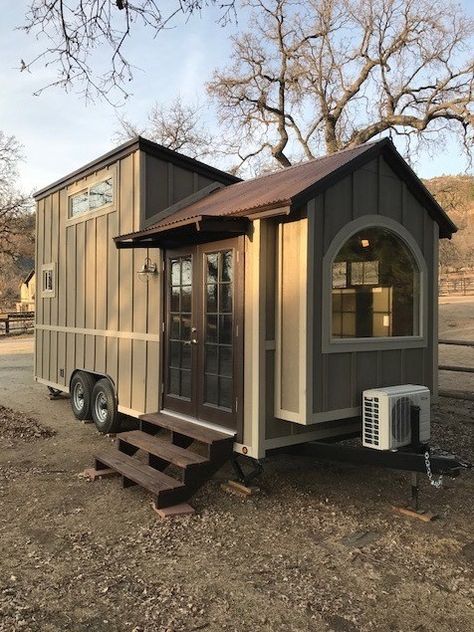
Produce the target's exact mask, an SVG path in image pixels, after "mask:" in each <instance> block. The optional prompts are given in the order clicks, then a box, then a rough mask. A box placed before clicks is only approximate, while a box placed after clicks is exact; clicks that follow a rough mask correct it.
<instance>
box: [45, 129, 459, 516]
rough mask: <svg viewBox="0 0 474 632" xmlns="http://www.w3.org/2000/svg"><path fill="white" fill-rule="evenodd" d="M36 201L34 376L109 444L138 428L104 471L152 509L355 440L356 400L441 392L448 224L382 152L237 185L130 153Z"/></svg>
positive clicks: (162, 154)
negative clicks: (441, 302) (220, 477)
mask: <svg viewBox="0 0 474 632" xmlns="http://www.w3.org/2000/svg"><path fill="white" fill-rule="evenodd" d="M35 198H36V201H37V250H36V270H37V274H38V286H39V287H38V290H37V293H36V333H35V343H36V356H35V377H36V380H37V381H38V382H40V383H42V384H45V385H46V386H48V387H49V388H50V389H54V390H58V391H63V392H66V393H70V396H71V404H72V408H73V411H74V413H75V415H76V416H77V417H78V418H80V419H84V418H90V417H92V419H93V420H94V422H95V424H96V426H97V428H98V429H99V430H100V431H101V432H104V433H109V432H117V431H118V430H119V429H120V420H121V415H123V414H125V415H127V416H131V417H135V418H138V419H139V420H140V422H139V424H140V425H139V427H140V430H136V431H129V432H125V433H123V434H120V435H119V436H118V446H119V450H114V451H112V450H109V451H108V452H107V451H104V452H103V453H101V454H100V455H98V456H97V464H98V466H104V467H105V466H110V467H115V468H116V469H118V470H119V471H121V473H122V474H123V475H124V481H126V482H127V481H128V482H138V483H140V484H143V485H144V486H148V488H149V489H152V491H156V493H157V496H158V498H159V501H160V502H159V504H161V505H166V504H172V503H173V502H176V501H177V499H183V498H185V497H186V495H188V496H189V495H190V493H191V491H192V490H193V489H195V488H196V487H197V482H196V481H197V480H198V479H199V475H198V472H199V471H201V474H202V472H206V473H207V474H206V475H209V473H210V472H212V471H215V469H216V468H217V467H218V466H219V465H221V464H222V462H223V461H224V460H226V459H228V458H230V456H231V455H232V454H236V453H237V454H244V455H247V456H249V457H253V458H254V459H261V458H262V457H264V456H265V454H266V453H267V452H268V451H270V450H273V449H276V448H282V447H285V446H292V445H295V444H300V443H305V442H309V441H314V440H321V439H328V438H337V437H338V436H347V435H348V434H350V433H353V432H360V430H361V397H362V393H363V391H365V390H366V389H376V388H383V387H390V386H396V385H403V384H407V383H408V384H415V385H416V384H421V385H425V386H426V387H428V389H430V391H431V394H432V395H433V396H436V393H437V269H438V240H439V238H449V237H451V235H452V233H453V232H454V231H455V230H456V228H455V226H454V225H453V223H452V222H451V221H450V219H449V218H448V216H447V215H446V213H445V212H444V211H443V209H442V208H441V207H440V206H439V205H438V204H437V202H436V201H435V200H434V198H433V197H432V196H431V195H430V193H429V192H428V191H427V189H426V188H425V186H424V185H423V184H422V182H421V181H420V180H419V179H418V178H417V176H416V175H415V174H414V172H413V171H412V169H411V168H410V167H409V166H408V165H407V163H406V162H405V161H404V160H403V158H402V157H401V156H400V155H399V154H398V153H397V151H396V149H395V147H394V145H393V144H392V143H391V141H389V140H387V139H385V140H381V141H378V142H374V143H369V144H366V145H362V146H358V147H354V148H352V149H347V150H344V151H340V152H338V153H335V154H333V155H330V156H325V157H323V158H319V159H316V160H311V161H308V162H305V163H302V164H299V165H296V166H293V167H289V168H287V169H284V170H280V171H277V172H275V173H271V174H266V175H263V176H261V177H258V178H255V179H251V180H244V181H240V180H239V179H238V178H236V177H234V176H232V175H230V174H228V173H225V172H223V171H220V170H218V169H215V168H213V167H210V166H208V165H206V164H204V163H202V162H198V161H196V160H193V159H190V158H188V157H186V156H183V155H180V154H179V153H177V152H174V151H170V150H168V149H165V148H164V147H161V146H159V145H157V144H155V143H152V142H150V141H148V140H146V139H144V138H141V137H138V138H135V139H133V140H131V141H129V142H127V143H125V144H123V145H121V146H120V147H118V148H117V149H115V150H113V151H111V152H109V153H107V154H105V155H103V156H101V157H100V158H98V159H96V160H94V161H93V162H91V163H89V164H87V165H85V166H84V167H82V168H81V169H78V170H77V171H75V172H74V173H71V174H69V175H67V176H65V177H63V178H61V179H60V180H58V181H57V182H55V183H53V184H52V185H50V186H48V187H46V188H44V189H43V190H41V191H39V192H38V193H36V195H35ZM159 428H166V429H168V430H170V431H171V436H172V442H170V443H166V442H165V441H163V440H162V439H161V438H160V437H161V435H160V436H155V435H156V434H157V431H158V429H159ZM193 440H197V441H199V442H201V443H204V444H206V445H207V447H208V452H207V456H206V457H203V456H199V455H198V454H197V453H196V452H191V451H190V450H189V449H188V447H189V445H190V444H191V442H192V441H193ZM139 449H140V450H145V451H147V452H148V453H149V455H150V457H149V465H145V464H144V463H142V461H139V460H137V459H136V458H134V456H133V455H134V453H135V452H136V451H137V450H139ZM190 455H191V456H190ZM169 463H174V464H175V465H178V467H181V468H182V469H183V470H184V472H185V473H184V477H183V480H182V481H181V482H176V481H175V484H174V487H173V484H171V483H169V481H171V480H174V479H171V477H170V476H168V475H167V474H165V473H163V471H162V470H163V469H165V467H166V466H167V465H168V464H169ZM200 468H201V470H200ZM206 468H207V469H206ZM192 472H194V478H193V475H192ZM147 477H148V478H147ZM202 478H204V476H203V475H201V479H202ZM165 479H166V480H165ZM183 481H184V482H183ZM186 485H187V486H188V489H187V491H186V489H184V488H185V487H186ZM163 490H164V491H163ZM190 490H191V491H190Z"/></svg>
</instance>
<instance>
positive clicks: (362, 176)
mask: <svg viewBox="0 0 474 632" xmlns="http://www.w3.org/2000/svg"><path fill="white" fill-rule="evenodd" d="M308 213H309V216H310V217H311V218H312V221H311V222H310V223H311V226H312V227H311V229H310V230H311V236H310V239H313V240H314V245H313V248H312V249H313V251H314V256H313V264H312V274H311V279H312V288H311V293H312V294H313V296H314V299H313V301H312V310H313V313H312V314H311V315H310V319H311V322H312V323H313V331H312V353H311V356H312V366H311V369H312V370H311V374H310V375H311V383H310V385H309V388H308V390H309V392H310V394H311V395H312V402H310V413H312V414H313V415H318V414H320V413H324V412H326V411H333V410H338V409H341V410H350V409H353V408H357V407H359V406H360V397H361V393H362V391H363V390H364V389H366V388H375V387H384V386H392V385H397V384H405V383H414V384H424V385H426V386H427V387H428V388H430V390H431V392H432V393H433V394H434V396H436V395H437V378H436V377H435V376H436V371H435V366H434V362H435V353H434V352H435V348H436V342H435V340H436V337H437V331H436V310H437V305H438V304H437V288H436V275H437V267H436V266H437V248H438V231H437V228H438V226H437V224H436V222H435V221H434V220H433V219H432V218H431V217H430V215H429V214H428V212H427V211H426V209H425V208H424V207H423V206H422V205H421V204H420V202H419V201H418V200H417V199H416V198H415V197H414V195H413V194H412V193H411V192H410V191H409V189H408V188H407V185H406V184H405V183H404V182H403V181H402V180H401V179H400V178H399V177H398V175H397V174H395V173H394V172H393V170H392V169H391V168H390V166H389V165H388V164H387V163H386V161H385V160H384V159H383V158H379V159H377V160H374V161H372V162H371V163H369V164H367V165H366V166H365V167H363V168H361V169H358V170H357V171H355V172H354V173H353V174H351V175H349V176H347V177H346V178H344V179H343V180H342V181H340V182H339V183H338V184H337V185H334V186H333V187H331V188H329V189H328V190H327V191H326V192H325V193H323V194H322V195H320V196H319V197H318V198H316V199H315V200H314V201H313V202H312V203H311V204H309V209H308ZM364 215H379V216H382V217H387V218H390V219H391V220H394V221H396V222H397V223H398V224H400V225H401V226H403V227H404V228H405V229H406V230H407V231H408V233H409V234H410V235H411V237H412V238H413V239H414V241H415V242H416V244H417V245H418V247H419V249H420V251H421V253H422V255H423V258H424V261H425V263H426V269H427V275H426V277H427V278H426V288H425V292H426V295H427V296H426V301H423V299H422V305H423V309H426V308H427V314H426V319H425V327H426V329H427V331H426V332H425V335H426V344H424V345H423V346H419V347H415V348H410V347H409V346H408V345H405V344H404V343H403V342H400V343H399V345H397V348H390V349H389V348H387V349H378V350H366V349H364V350H361V351H357V350H351V351H349V352H331V353H324V352H323V349H322V331H323V317H324V315H323V284H322V283H321V278H322V275H323V273H324V272H323V258H324V254H325V253H326V252H327V249H328V248H329V246H330V244H331V242H332V241H333V239H334V237H335V236H336V235H337V233H338V232H339V231H340V230H341V229H342V228H343V227H344V226H345V225H347V224H348V223H349V222H351V221H353V220H355V219H357V218H360V217H363V216H364ZM310 265H311V262H310ZM326 273H327V271H326Z"/></svg>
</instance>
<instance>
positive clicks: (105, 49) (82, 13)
mask: <svg viewBox="0 0 474 632" xmlns="http://www.w3.org/2000/svg"><path fill="white" fill-rule="evenodd" d="M234 2H235V0H228V1H226V0H224V1H223V2H218V1H217V0H170V2H167V3H164V2H158V1H157V0H133V1H132V2H131V1H130V0H69V1H68V2H65V1H64V0H29V2H28V5H27V6H28V9H27V12H26V16H25V23H24V25H23V27H22V28H23V30H24V31H25V32H26V33H28V34H31V35H32V36H35V37H36V38H37V39H38V41H39V42H40V46H41V48H40V51H39V53H38V55H37V56H36V57H35V58H34V59H27V60H26V61H25V60H21V69H22V70H31V69H32V68H34V67H36V66H38V65H39V64H43V65H44V66H49V67H53V68H55V69H56V71H57V77H56V79H55V80H53V81H52V82H51V83H50V84H48V85H46V86H44V87H43V88H42V89H41V90H40V91H39V92H42V91H43V90H44V89H46V88H49V87H51V86H60V87H62V88H65V89H69V88H71V87H72V86H75V87H77V86H81V88H82V90H83V93H84V96H85V97H87V98H94V97H96V96H101V97H104V98H106V99H107V100H109V101H115V100H117V98H119V97H126V96H128V87H127V86H128V84H129V82H130V81H131V80H132V79H133V64H132V63H131V61H130V59H129V57H128V54H127V50H126V49H127V44H128V42H129V40H130V38H131V37H132V36H133V35H134V33H136V31H137V27H145V28H147V29H148V30H149V31H151V32H152V33H153V34H154V35H156V34H158V33H159V32H160V31H162V30H163V29H164V28H167V27H170V26H173V25H175V24H176V23H177V21H178V20H179V18H180V17H181V18H184V19H186V18H188V17H190V16H191V15H193V14H195V13H200V12H201V10H202V9H204V8H205V7H208V6H209V5H217V6H218V7H219V8H220V10H221V13H220V22H221V23H225V22H226V21H227V20H228V19H230V17H231V16H232V15H233V12H234ZM98 51H99V52H100V55H99V54H98ZM101 62H102V63H101Z"/></svg>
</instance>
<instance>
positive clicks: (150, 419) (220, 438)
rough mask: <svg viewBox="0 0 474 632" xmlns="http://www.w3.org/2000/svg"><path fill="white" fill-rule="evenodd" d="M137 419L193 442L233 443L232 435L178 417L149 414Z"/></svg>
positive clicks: (209, 443)
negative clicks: (188, 438) (190, 439)
mask: <svg viewBox="0 0 474 632" xmlns="http://www.w3.org/2000/svg"><path fill="white" fill-rule="evenodd" d="M139 419H140V420H141V421H145V422H147V423H149V424H153V425H154V426H159V427H160V428H166V429H167V430H171V431H172V432H177V433H179V434H181V435H184V436H186V437H191V438H192V439H194V440H195V441H200V442H201V443H207V444H208V445H212V444H214V443H220V442H233V441H234V437H233V435H228V434H225V433H224V432H219V431H218V430H212V429H211V428H206V427H205V426H200V425H198V424H195V423H193V422H192V421H186V420H185V419H179V418H178V417H173V416H172V415H165V414H163V413H149V414H147V415H141V416H140V417H139Z"/></svg>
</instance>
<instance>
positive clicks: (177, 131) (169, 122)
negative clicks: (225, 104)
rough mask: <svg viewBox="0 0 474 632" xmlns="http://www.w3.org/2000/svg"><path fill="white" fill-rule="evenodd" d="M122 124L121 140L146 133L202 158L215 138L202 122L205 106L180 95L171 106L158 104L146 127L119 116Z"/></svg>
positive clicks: (161, 142) (206, 154)
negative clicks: (193, 102)
mask: <svg viewBox="0 0 474 632" xmlns="http://www.w3.org/2000/svg"><path fill="white" fill-rule="evenodd" d="M119 123H120V128H119V130H118V131H117V133H116V134H115V139H116V140H117V141H125V140H128V139H129V138H132V137H134V136H138V135H143V136H146V137H147V138H149V139H150V140H153V141H155V142H157V143H159V144H160V145H163V146H164V147H167V148H168V149H173V150H174V151H179V152H181V153H184V154H186V155H188V156H190V157H191V158H198V159H201V160H202V159H204V158H206V157H207V156H210V155H211V153H212V148H213V144H214V139H213V137H212V134H210V133H209V132H208V131H207V130H206V127H205V125H204V124H203V122H202V121H201V107H200V106H199V105H188V104H184V103H183V101H182V99H181V98H180V97H177V98H176V99H175V100H174V101H173V102H172V103H171V104H170V105H169V106H168V107H164V106H163V105H160V104H158V103H156V104H155V105H154V106H153V108H152V109H151V111H150V113H149V115H148V121H147V124H146V125H145V126H143V127H139V126H138V125H136V124H134V123H131V122H130V121H128V120H127V119H124V118H122V119H119Z"/></svg>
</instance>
